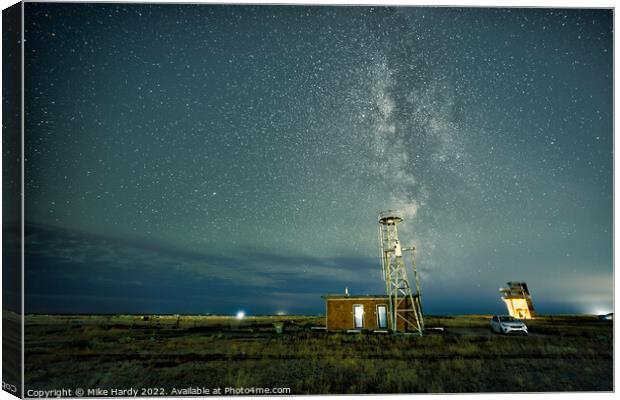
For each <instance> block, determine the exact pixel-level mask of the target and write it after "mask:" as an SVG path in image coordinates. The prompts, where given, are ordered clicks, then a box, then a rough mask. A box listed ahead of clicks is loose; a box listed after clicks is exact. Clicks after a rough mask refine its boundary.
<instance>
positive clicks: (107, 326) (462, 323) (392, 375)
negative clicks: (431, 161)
mask: <svg viewBox="0 0 620 400" xmlns="http://www.w3.org/2000/svg"><path fill="white" fill-rule="evenodd" d="M277 322H281V323H284V332H283V333H282V334H277V333H276V329H275V327H274V323H277ZM426 323H427V326H429V327H441V328H443V329H444V331H438V330H429V331H428V334H427V335H425V336H422V337H420V336H415V335H399V336H392V335H386V334H373V333H362V334H345V333H328V332H324V331H317V330H313V329H311V328H312V327H313V326H319V325H322V324H323V318H321V317H290V316H289V317H284V316H283V317H280V316H278V317H249V318H246V319H244V320H242V321H238V320H236V319H234V318H231V317H218V316H155V317H153V316H148V317H138V316H103V317H102V316H43V315H32V316H28V317H27V319H26V382H27V388H33V389H53V388H58V387H84V388H88V387H101V388H111V387H135V388H139V387H164V388H166V389H167V390H169V389H171V388H181V387H187V386H200V387H211V388H215V387H269V388H271V387H290V388H291V393H293V394H305V393H309V394H319V393H417V392H434V393H438V392H479V391H483V392H489V391H491V392H494V391H500V392H505V391H568V390H570V391H579V390H587V391H594V390H612V389H613V383H612V382H613V371H612V369H613V350H612V342H613V340H612V324H611V322H610V321H599V320H597V319H595V318H585V317H541V318H540V319H537V320H533V321H529V322H528V326H529V327H530V331H531V335H530V336H527V337H512V336H511V337H507V336H501V335H495V334H492V333H491V332H490V331H489V329H488V317H486V316H456V317H427V318H426Z"/></svg>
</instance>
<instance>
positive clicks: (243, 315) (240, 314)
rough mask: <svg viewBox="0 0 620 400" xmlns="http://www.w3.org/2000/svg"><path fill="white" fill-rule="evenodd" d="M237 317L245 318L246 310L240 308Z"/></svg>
mask: <svg viewBox="0 0 620 400" xmlns="http://www.w3.org/2000/svg"><path fill="white" fill-rule="evenodd" d="M236 318H237V319H244V318H245V311H243V310H239V311H237V317H236Z"/></svg>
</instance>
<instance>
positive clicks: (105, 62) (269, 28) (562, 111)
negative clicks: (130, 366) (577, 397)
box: [25, 3, 613, 313]
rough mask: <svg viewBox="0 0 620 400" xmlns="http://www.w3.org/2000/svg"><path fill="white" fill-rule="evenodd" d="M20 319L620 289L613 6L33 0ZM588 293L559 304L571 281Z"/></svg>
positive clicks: (489, 300) (570, 305)
mask: <svg viewBox="0 0 620 400" xmlns="http://www.w3.org/2000/svg"><path fill="white" fill-rule="evenodd" d="M25 23H26V50H25V52H26V66H25V73H26V96H27V97H26V132H27V143H26V157H27V162H26V175H27V181H26V210H27V211H26V213H27V251H30V254H31V256H30V262H29V263H28V260H27V265H28V266H27V270H26V285H27V289H29V296H28V298H27V301H26V307H27V311H28V310H30V311H33V312H34V311H46V312H52V311H56V312H58V311H63V312H181V313H184V312H187V313H195V312H217V313H232V312H235V311H236V310H237V309H241V308H243V309H245V310H247V312H249V313H274V312H278V311H285V312H290V313H320V312H322V310H323V307H324V306H323V304H322V300H321V298H320V296H321V295H322V294H325V293H333V292H338V293H339V292H342V291H343V290H344V287H345V286H348V287H349V290H350V291H351V292H354V293H381V292H382V290H383V287H384V286H383V283H382V282H381V280H380V264H379V254H378V253H379V250H378V242H377V226H376V221H377V214H378V212H380V211H382V210H384V209H390V208H392V209H394V208H396V209H399V210H401V211H402V212H403V213H404V214H405V215H406V218H407V219H406V221H405V223H404V224H403V229H402V231H401V232H402V235H403V236H404V237H403V240H402V241H403V242H407V243H411V244H414V245H415V246H416V247H417V248H418V266H419V269H420V271H421V277H422V290H423V293H424V299H425V302H426V304H425V310H427V311H428V312H435V313H460V312H480V313H483V312H495V311H499V310H501V308H502V303H501V302H500V301H499V294H498V292H497V288H498V287H500V286H502V285H503V284H505V282H506V281H509V280H523V281H527V282H528V284H529V286H530V288H531V291H532V293H533V295H534V305H535V306H536V307H537V308H538V309H539V311H541V312H548V313H550V312H594V311H593V310H594V309H595V308H603V309H605V308H611V302H612V272H613V266H612V196H613V193H612V132H613V131H612V47H613V44H612V12H611V11H610V10H552V9H523V10H519V9H462V8H461V9H459V8H415V7H411V8H376V7H374V8H373V7H289V6H286V7H274V6H264V7H263V6H254V7H249V6H207V5H155V6H153V5H137V4H136V5H119V4H90V5H78V4H46V3H40V4H33V3H28V4H26V19H25ZM568 291H570V292H572V293H573V294H572V295H571V296H567V294H566V293H567V292H568Z"/></svg>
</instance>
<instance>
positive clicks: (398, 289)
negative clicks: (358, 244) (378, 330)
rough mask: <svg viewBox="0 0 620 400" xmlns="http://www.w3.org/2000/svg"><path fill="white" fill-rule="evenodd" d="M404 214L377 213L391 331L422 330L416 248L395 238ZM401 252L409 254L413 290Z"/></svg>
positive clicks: (392, 212)
mask: <svg viewBox="0 0 620 400" xmlns="http://www.w3.org/2000/svg"><path fill="white" fill-rule="evenodd" d="M403 220H404V219H403V217H402V216H401V215H400V213H398V212H396V211H392V210H389V211H384V212H382V213H381V214H379V245H380V247H381V267H382V269H383V279H384V280H385V287H386V291H387V295H388V297H389V312H390V323H391V325H392V326H391V330H392V332H393V333H396V332H398V331H399V329H398V327H399V322H400V321H402V322H401V323H400V325H401V327H402V329H401V330H402V331H411V330H413V331H417V332H418V333H419V334H420V335H422V333H423V332H424V319H423V317H422V307H421V303H420V282H419V279H418V273H417V270H416V265H415V247H413V246H411V247H401V245H400V242H399V240H398V224H399V223H401V222H403ZM404 252H409V253H410V254H411V266H412V269H413V276H414V281H415V292H414V290H413V289H412V287H411V285H410V284H409V279H408V278H407V268H406V265H405V259H404V257H403V253H404Z"/></svg>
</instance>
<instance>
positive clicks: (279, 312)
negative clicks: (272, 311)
mask: <svg viewBox="0 0 620 400" xmlns="http://www.w3.org/2000/svg"><path fill="white" fill-rule="evenodd" d="M286 314H287V312H286V311H282V310H280V311H278V312H277V313H276V315H286Z"/></svg>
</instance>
